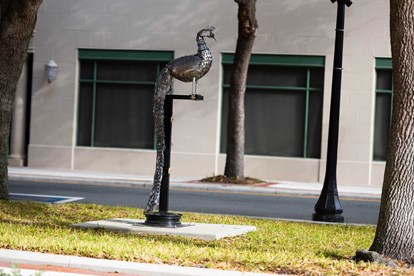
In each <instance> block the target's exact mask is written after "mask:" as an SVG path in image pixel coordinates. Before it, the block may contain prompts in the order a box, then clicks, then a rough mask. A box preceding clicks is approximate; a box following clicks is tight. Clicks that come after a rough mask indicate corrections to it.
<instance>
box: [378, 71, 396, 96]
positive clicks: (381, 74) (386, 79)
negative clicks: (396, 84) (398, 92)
mask: <svg viewBox="0 0 414 276" xmlns="http://www.w3.org/2000/svg"><path fill="white" fill-rule="evenodd" d="M377 89H379V90H389V91H391V90H392V71H391V70H378V69H377Z"/></svg>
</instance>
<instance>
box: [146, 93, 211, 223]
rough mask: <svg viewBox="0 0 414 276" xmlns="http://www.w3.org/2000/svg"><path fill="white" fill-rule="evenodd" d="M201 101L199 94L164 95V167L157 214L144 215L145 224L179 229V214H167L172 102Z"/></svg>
mask: <svg viewBox="0 0 414 276" xmlns="http://www.w3.org/2000/svg"><path fill="white" fill-rule="evenodd" d="M174 99H176V100H192V101H202V100H203V99H204V97H203V96H202V95H199V94H191V95H166V97H165V102H164V133H165V136H164V142H165V149H164V167H163V173H162V180H161V188H160V205H159V212H151V213H148V214H146V215H145V217H146V221H145V224H147V225H150V226H157V227H170V228H174V227H180V226H181V221H180V220H181V217H182V215H181V214H176V213H170V212H168V200H169V189H170V165H171V134H172V118H173V100H174Z"/></svg>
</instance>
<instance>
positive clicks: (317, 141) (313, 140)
mask: <svg viewBox="0 0 414 276" xmlns="http://www.w3.org/2000/svg"><path fill="white" fill-rule="evenodd" d="M322 110H323V94H322V93H321V91H312V92H310V94H309V113H308V140H307V144H306V145H307V157H310V158H320V156H321V140H322Z"/></svg>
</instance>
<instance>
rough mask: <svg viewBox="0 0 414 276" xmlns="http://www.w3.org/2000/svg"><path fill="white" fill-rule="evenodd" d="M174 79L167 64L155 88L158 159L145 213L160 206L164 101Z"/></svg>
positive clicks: (154, 113) (163, 148) (170, 90)
mask: <svg viewBox="0 0 414 276" xmlns="http://www.w3.org/2000/svg"><path fill="white" fill-rule="evenodd" d="M172 84H173V79H172V76H171V72H170V70H169V69H168V68H167V67H166V66H165V67H163V68H162V69H161V72H160V74H159V76H158V79H157V82H156V83H155V88H154V102H153V110H152V112H153V116H154V126H155V137H156V143H157V159H156V163H155V174H154V183H153V186H152V190H151V194H150V198H149V200H148V203H147V206H146V207H145V210H144V214H148V213H150V212H153V211H154V210H155V209H156V208H157V207H158V206H159V200H160V190H161V181H162V175H163V169H164V150H165V140H164V138H165V132H164V103H165V98H166V96H167V94H172Z"/></svg>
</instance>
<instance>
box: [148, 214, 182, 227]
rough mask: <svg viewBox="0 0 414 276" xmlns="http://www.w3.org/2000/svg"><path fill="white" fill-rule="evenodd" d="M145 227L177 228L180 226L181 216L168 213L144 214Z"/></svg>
mask: <svg viewBox="0 0 414 276" xmlns="http://www.w3.org/2000/svg"><path fill="white" fill-rule="evenodd" d="M145 217H146V218H147V219H146V220H145V223H144V224H145V225H148V226H156V227H168V228H177V227H180V226H181V221H180V219H181V217H182V214H175V213H168V212H153V213H148V214H145Z"/></svg>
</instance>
